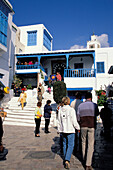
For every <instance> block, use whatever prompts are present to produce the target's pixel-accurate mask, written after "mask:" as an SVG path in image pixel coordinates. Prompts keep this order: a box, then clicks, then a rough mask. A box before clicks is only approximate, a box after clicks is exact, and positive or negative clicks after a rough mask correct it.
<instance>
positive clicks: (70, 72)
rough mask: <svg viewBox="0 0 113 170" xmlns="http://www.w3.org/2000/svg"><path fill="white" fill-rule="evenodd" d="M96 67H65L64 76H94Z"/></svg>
mask: <svg viewBox="0 0 113 170" xmlns="http://www.w3.org/2000/svg"><path fill="white" fill-rule="evenodd" d="M95 73H96V69H90V68H89V69H88V68H87V69H86V68H85V69H65V70H64V77H95Z"/></svg>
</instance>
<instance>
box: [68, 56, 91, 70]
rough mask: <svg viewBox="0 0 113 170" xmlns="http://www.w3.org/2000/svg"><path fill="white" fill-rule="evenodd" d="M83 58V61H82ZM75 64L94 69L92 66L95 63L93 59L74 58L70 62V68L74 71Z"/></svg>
mask: <svg viewBox="0 0 113 170" xmlns="http://www.w3.org/2000/svg"><path fill="white" fill-rule="evenodd" d="M81 58H82V61H81ZM75 63H83V68H92V65H93V63H94V61H93V58H91V57H89V56H87V57H85V56H83V57H82V56H81V57H76V56H75V57H73V58H72V59H71V60H70V61H69V66H70V68H71V69H74V64H75Z"/></svg>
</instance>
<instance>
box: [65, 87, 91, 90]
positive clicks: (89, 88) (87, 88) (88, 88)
mask: <svg viewBox="0 0 113 170" xmlns="http://www.w3.org/2000/svg"><path fill="white" fill-rule="evenodd" d="M80 90H81V91H86V90H93V87H86V88H67V91H80Z"/></svg>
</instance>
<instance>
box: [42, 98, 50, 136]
mask: <svg viewBox="0 0 113 170" xmlns="http://www.w3.org/2000/svg"><path fill="white" fill-rule="evenodd" d="M50 104H51V100H47V102H46V105H45V106H44V118H45V133H50V132H49V131H48V126H49V123H50V118H51V113H52V107H51V106H50Z"/></svg>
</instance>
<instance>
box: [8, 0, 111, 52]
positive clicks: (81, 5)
mask: <svg viewBox="0 0 113 170" xmlns="http://www.w3.org/2000/svg"><path fill="white" fill-rule="evenodd" d="M9 2H10V3H11V4H12V6H13V9H14V11H15V15H14V18H13V22H14V23H15V24H16V25H17V26H24V25H32V24H44V25H45V27H46V28H47V29H48V30H49V32H50V33H51V34H52V36H53V50H67V49H70V48H85V47H86V45H87V41H88V40H90V36H91V35H92V34H93V32H94V33H95V35H97V38H98V39H99V41H100V42H101V44H102V47H108V46H110V47H111V46H112V47H113V0H26V1H25V0H9Z"/></svg>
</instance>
